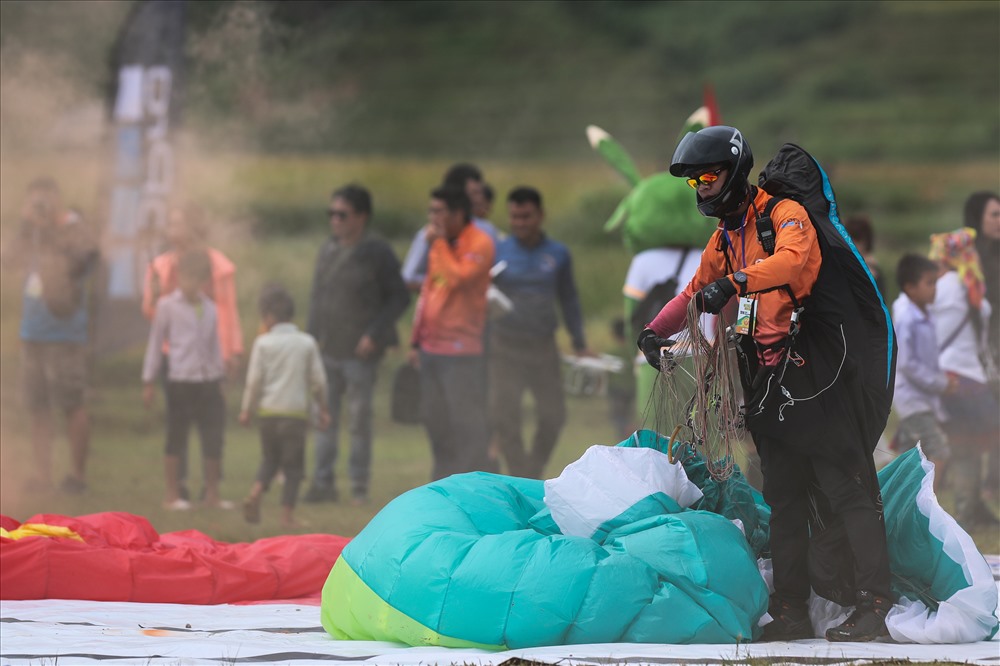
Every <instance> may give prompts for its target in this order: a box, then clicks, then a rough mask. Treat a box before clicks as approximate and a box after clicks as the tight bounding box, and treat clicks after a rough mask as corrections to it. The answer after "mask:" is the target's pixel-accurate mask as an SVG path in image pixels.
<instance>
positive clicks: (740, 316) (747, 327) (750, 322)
mask: <svg viewBox="0 0 1000 666" xmlns="http://www.w3.org/2000/svg"><path fill="white" fill-rule="evenodd" d="M756 320H757V299H756V298H750V297H749V296H740V302H739V306H738V308H737V309H736V323H735V324H733V331H734V332H736V333H738V334H740V335H752V334H753V331H754V328H755V327H756V323H757V321H756Z"/></svg>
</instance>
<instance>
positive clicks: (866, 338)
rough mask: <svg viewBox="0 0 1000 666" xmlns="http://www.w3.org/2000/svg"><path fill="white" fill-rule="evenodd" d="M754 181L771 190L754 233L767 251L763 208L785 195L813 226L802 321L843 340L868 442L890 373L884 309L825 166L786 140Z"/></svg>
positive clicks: (874, 436)
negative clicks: (814, 262) (814, 268)
mask: <svg viewBox="0 0 1000 666" xmlns="http://www.w3.org/2000/svg"><path fill="white" fill-rule="evenodd" d="M758 184H759V186H760V187H761V189H763V190H764V191H765V192H767V193H768V194H770V195H772V197H773V198H772V199H771V200H770V201H769V202H768V205H767V207H766V208H765V209H764V213H763V215H762V217H761V218H760V219H758V220H757V234H758V238H759V240H760V243H761V245H762V246H763V247H764V249H765V250H766V251H767V252H768V253H773V252H774V228H773V225H772V223H771V217H770V216H771V211H772V210H773V209H774V207H775V206H776V205H777V204H778V203H779V202H780V201H781V200H782V199H785V198H788V199H793V200H794V201H797V202H798V203H799V204H801V205H802V206H803V207H804V208H805V209H806V212H807V213H808V214H809V219H810V220H811V221H812V223H813V226H814V227H815V228H816V235H817V237H818V239H819V245H820V250H821V252H822V255H823V263H822V266H821V268H820V272H819V275H818V277H817V278H816V284H815V285H814V287H813V289H812V293H811V294H810V296H809V297H808V299H806V302H805V303H803V304H802V305H803V313H802V324H803V326H805V325H806V323H809V325H810V327H811V328H812V329H813V330H814V331H816V330H817V329H823V328H824V327H825V328H826V329H827V332H828V333H832V334H835V335H836V336H837V337H839V338H841V339H840V340H837V341H836V344H838V345H839V346H840V347H841V348H843V347H844V346H845V345H846V348H847V352H846V353H847V356H848V359H849V361H850V365H851V368H850V369H851V370H852V371H853V370H856V371H857V372H858V373H860V375H861V386H862V388H863V390H864V398H865V401H866V405H867V411H868V415H867V416H868V418H866V419H865V420H866V423H865V424H864V428H863V430H864V436H865V439H866V440H867V441H868V442H869V443H870V446H871V447H874V445H875V442H876V441H877V440H878V437H879V435H881V433H882V431H883V430H884V428H885V423H886V420H887V419H888V416H889V409H890V407H891V406H892V395H893V384H894V381H895V373H896V340H895V332H894V330H893V328H892V320H891V318H890V315H889V308H888V307H887V306H886V304H885V301H884V300H883V298H882V294H881V293H880V292H879V290H878V287H877V286H876V284H875V277H874V276H873V275H872V273H871V270H870V269H869V268H868V265H867V263H865V260H864V258H863V257H862V256H861V254H860V253H859V252H858V250H857V248H856V247H855V246H854V242H853V241H852V240H851V237H850V235H849V234H848V233H847V229H846V228H845V227H844V225H843V224H842V223H841V221H840V215H839V211H838V210H837V201H836V198H835V196H834V193H833V187H832V185H831V184H830V180H829V178H828V177H827V175H826V172H825V171H824V170H823V168H822V167H821V166H820V165H819V163H818V162H817V161H816V160H815V158H813V157H812V155H810V154H809V153H807V152H806V151H805V150H803V149H802V148H800V147H799V146H796V145H795V144H791V143H786V144H785V145H784V146H782V147H781V149H780V150H779V151H778V153H777V154H776V155H775V156H774V158H772V159H771V161H770V162H768V163H767V165H766V166H765V167H764V169H763V171H761V174H760V178H759V180H758Z"/></svg>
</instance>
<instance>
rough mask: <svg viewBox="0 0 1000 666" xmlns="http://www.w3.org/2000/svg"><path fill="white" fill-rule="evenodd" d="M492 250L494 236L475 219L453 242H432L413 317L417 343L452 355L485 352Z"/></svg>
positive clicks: (431, 352)
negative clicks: (484, 330) (485, 230)
mask: <svg viewBox="0 0 1000 666" xmlns="http://www.w3.org/2000/svg"><path fill="white" fill-rule="evenodd" d="M494 252H495V250H494V247H493V240H492V239H491V238H490V237H489V235H488V234H487V233H486V232H484V231H482V230H480V229H479V228H478V227H477V226H475V225H474V224H468V225H466V226H465V228H464V229H462V232H461V233H460V234H459V235H458V238H456V239H455V240H454V242H453V243H449V242H448V241H446V240H445V239H443V238H438V239H437V240H435V241H434V242H433V243H432V244H431V247H430V251H429V252H428V255H427V277H426V278H425V279H424V283H423V286H422V287H421V288H420V300H419V301H418V302H417V310H416V315H415V317H414V322H413V335H412V337H411V342H412V344H413V346H415V347H418V348H420V349H421V350H423V351H425V352H427V353H429V354H443V355H448V356H467V355H474V354H482V353H483V328H484V326H485V324H486V290H487V289H488V288H489V286H490V267H491V266H492V265H493V256H494Z"/></svg>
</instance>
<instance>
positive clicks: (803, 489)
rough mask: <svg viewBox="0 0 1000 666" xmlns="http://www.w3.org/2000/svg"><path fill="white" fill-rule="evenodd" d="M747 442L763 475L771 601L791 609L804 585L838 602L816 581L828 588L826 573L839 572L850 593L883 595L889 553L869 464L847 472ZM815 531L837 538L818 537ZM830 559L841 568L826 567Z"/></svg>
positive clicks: (767, 443)
mask: <svg viewBox="0 0 1000 666" xmlns="http://www.w3.org/2000/svg"><path fill="white" fill-rule="evenodd" d="M818 417H819V416H818ZM754 443H755V444H756V446H757V451H758V453H759V454H760V463H761V471H762V473H763V476H764V491H763V492H764V500H765V501H766V502H767V503H768V504H769V505H770V507H771V523H770V526H771V564H772V566H773V570H774V594H775V596H776V597H778V598H780V599H782V600H784V601H787V602H789V603H792V604H800V603H805V602H806V600H807V599H808V598H809V590H810V587H811V586H813V587H817V588H819V589H817V593H818V594H820V595H821V596H837V595H836V594H829V593H827V594H824V590H823V586H822V585H816V584H815V579H816V578H817V577H820V578H826V579H827V580H825V581H824V582H825V583H828V582H829V576H830V572H831V571H834V570H838V571H840V572H844V575H842V576H841V578H842V579H847V580H841V581H840V582H841V583H843V584H846V585H851V584H852V583H853V589H854V590H855V591H859V590H867V591H869V592H872V593H874V594H876V595H878V596H882V597H888V596H889V594H890V593H889V553H888V546H887V544H886V534H885V521H884V519H883V515H882V503H881V495H880V494H879V492H878V478H877V476H876V475H875V465H874V463H873V462H869V464H868V465H867V467H864V468H861V469H851V468H850V467H848V466H845V465H843V464H840V463H839V462H838V461H835V460H832V459H830V458H828V457H823V456H820V455H815V456H812V455H806V454H804V453H802V448H801V447H792V446H789V445H788V444H787V443H785V442H783V441H782V440H780V439H775V438H771V437H766V436H761V435H758V434H754ZM858 445H859V446H860V445H861V444H860V443H859V444H858ZM813 446H814V447H815V450H817V451H822V450H823V447H824V444H823V443H822V442H814V443H813ZM869 461H870V457H869ZM821 533H825V534H841V535H842V536H843V538H842V539H839V540H838V539H835V538H834V539H818V538H817V537H818V535H819V534H821ZM811 538H812V539H813V544H812V546H813V551H812V553H810V545H811V544H810V539H811ZM817 543H820V544H822V546H821V548H822V549H824V550H825V552H821V553H818V556H819V561H825V562H826V563H827V566H825V567H824V571H822V572H819V571H816V569H818V568H819V567H818V562H817V552H816V546H817ZM845 558H847V559H845ZM831 559H836V560H839V561H840V562H839V563H835V564H834V565H832V566H831V565H830V564H829V562H830V560H831ZM810 567H812V568H813V569H814V570H813V571H811V570H810ZM817 574H820V575H819V576H817ZM851 578H853V581H852V580H850V579H851ZM831 587H834V586H831ZM842 596H844V595H842ZM833 601H837V602H838V603H843V602H845V601H846V602H848V603H853V601H854V600H853V599H844V598H835V599H833Z"/></svg>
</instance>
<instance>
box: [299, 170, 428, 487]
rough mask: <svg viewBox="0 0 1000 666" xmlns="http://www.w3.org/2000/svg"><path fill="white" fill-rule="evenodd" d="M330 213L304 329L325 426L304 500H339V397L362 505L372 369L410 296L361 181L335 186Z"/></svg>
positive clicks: (393, 337) (394, 339)
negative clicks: (316, 359) (324, 402)
mask: <svg viewBox="0 0 1000 666" xmlns="http://www.w3.org/2000/svg"><path fill="white" fill-rule="evenodd" d="M329 213H330V231H331V234H330V238H329V239H327V241H326V242H325V243H324V244H323V247H321V248H320V251H319V256H318V257H317V258H316V270H315V273H314V275H313V284H312V296H311V298H310V301H309V323H308V326H307V330H308V331H309V333H310V334H312V336H313V337H314V338H316V342H317V343H318V344H319V348H320V351H321V352H322V354H323V365H324V367H325V368H326V381H327V385H328V395H329V398H328V401H329V411H330V426H329V427H328V428H325V429H322V430H319V431H317V433H316V462H315V465H316V469H315V471H314V472H313V478H312V483H311V484H310V487H309V490H308V491H307V492H306V495H305V498H304V499H305V501H306V502H323V501H331V502H335V501H337V499H338V491H337V484H336V478H335V471H334V470H335V467H336V464H337V453H338V448H339V438H340V423H341V403H342V402H343V400H344V398H345V396H346V398H347V417H348V424H347V430H348V433H349V436H350V442H351V452H350V457H349V459H348V470H347V471H348V476H349V477H350V481H351V495H352V502H353V503H354V504H361V503H364V502H365V501H366V500H367V498H368V482H369V480H370V477H371V457H372V393H373V391H374V389H375V376H376V370H377V368H378V363H379V361H380V360H381V358H382V355H383V354H384V353H385V350H386V349H387V348H389V347H394V346H396V345H397V344H398V343H399V338H398V336H397V334H396V320H397V319H399V317H400V315H402V314H403V311H404V310H406V307H407V306H408V305H409V303H410V296H409V294H408V293H407V291H406V285H404V284H403V280H402V278H401V277H400V274H399V259H397V258H396V254H395V253H394V252H393V250H392V247H391V246H390V245H389V243H387V242H386V241H385V240H384V239H382V238H380V237H379V236H378V235H376V234H374V233H372V232H371V230H370V229H369V228H368V224H369V221H370V220H371V215H372V198H371V194H370V193H369V192H368V190H367V189H365V188H364V187H361V186H360V185H345V186H344V187H341V188H340V189H337V190H335V191H334V192H333V194H332V195H331V198H330V210H329Z"/></svg>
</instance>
